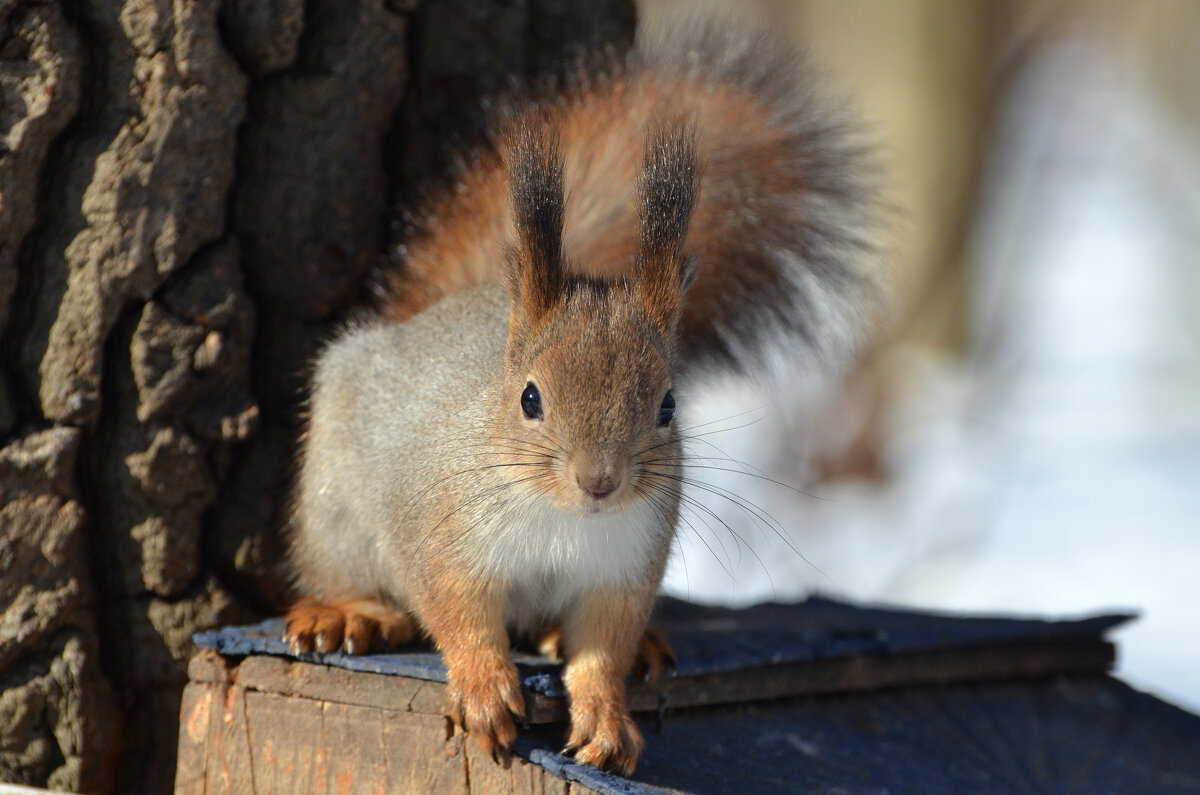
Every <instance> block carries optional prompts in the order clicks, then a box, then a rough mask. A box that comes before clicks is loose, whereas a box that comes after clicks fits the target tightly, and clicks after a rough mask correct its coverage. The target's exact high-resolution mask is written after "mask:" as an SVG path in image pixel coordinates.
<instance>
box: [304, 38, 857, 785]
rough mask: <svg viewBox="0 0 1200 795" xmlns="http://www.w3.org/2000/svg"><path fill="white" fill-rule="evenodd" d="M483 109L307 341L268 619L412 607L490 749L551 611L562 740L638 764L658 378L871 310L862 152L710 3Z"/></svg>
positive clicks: (740, 357) (657, 482) (375, 644)
mask: <svg viewBox="0 0 1200 795" xmlns="http://www.w3.org/2000/svg"><path fill="white" fill-rule="evenodd" d="M495 130H496V134H495V136H494V141H493V143H491V144H489V145H488V146H487V147H485V148H484V149H483V151H480V152H477V153H475V155H474V156H473V158H472V159H471V160H469V161H468V165H469V167H468V168H466V170H465V171H464V173H463V174H462V175H461V177H460V179H459V180H458V183H457V185H456V186H455V189H454V190H452V191H450V192H447V193H446V194H445V195H443V196H440V197H438V198H436V199H435V200H434V201H432V202H431V203H430V204H429V205H428V206H427V207H426V208H425V209H424V211H423V213H422V214H421V216H420V220H419V223H418V224H417V231H416V233H415V234H414V235H413V236H412V238H411V239H410V240H409V242H407V243H406V244H405V246H404V248H403V250H402V267H401V268H400V269H399V270H396V271H394V272H392V273H391V274H389V275H388V277H387V281H386V293H385V298H384V300H383V302H382V305H381V306H380V307H379V308H378V310H377V311H376V312H374V313H373V314H372V315H371V316H369V317H368V319H366V320H359V321H357V322H354V323H352V324H350V325H349V327H348V328H346V329H345V330H344V331H343V332H342V333H341V334H340V335H339V336H337V337H336V339H335V340H334V341H333V342H332V343H331V344H329V345H328V347H326V348H325V349H324V350H323V352H322V353H321V354H320V355H319V358H318V361H317V364H316V367H315V373H314V377H313V385H312V391H311V396H310V402H309V418H308V427H307V432H306V434H305V435H304V437H303V440H302V451H301V463H300V472H299V477H298V484H297V490H296V495H295V508H294V515H293V521H292V535H291V542H290V551H291V554H290V562H291V566H292V570H293V573H294V579H295V582H296V585H297V589H298V592H299V593H300V594H302V598H301V599H300V600H299V601H298V602H296V604H295V605H294V606H293V608H292V609H291V611H290V612H289V614H288V616H287V619H286V629H285V634H284V640H285V641H286V642H288V643H289V644H290V645H291V648H292V649H293V650H295V651H297V652H307V651H312V650H314V649H316V650H318V651H332V650H337V649H343V650H345V651H346V652H349V653H365V652H368V651H370V650H372V649H381V648H390V647H394V646H397V645H401V644H404V643H408V642H410V641H412V640H413V639H415V638H416V637H417V636H418V635H419V634H423V635H426V636H428V637H429V638H430V639H431V640H432V641H433V643H434V644H435V645H436V647H437V649H438V650H439V651H440V652H441V654H442V655H443V659H444V661H445V664H446V669H447V679H448V685H447V693H448V697H449V701H450V704H449V706H450V714H451V717H452V718H453V719H454V720H455V722H456V723H457V724H458V725H459V726H461V727H462V728H463V729H465V731H466V732H467V734H468V735H470V736H472V737H473V738H474V739H475V740H476V741H477V742H478V743H479V744H480V745H481V747H482V748H483V749H484V750H485V751H487V752H490V753H492V754H493V756H495V755H496V754H497V753H503V752H507V750H508V749H509V747H510V746H511V744H512V743H513V741H514V739H515V737H516V729H515V725H514V721H513V717H514V716H517V717H520V716H521V715H522V713H523V709H524V701H523V698H522V695H521V690H520V687H519V683H518V678H517V672H516V669H515V667H514V665H513V663H512V660H511V658H510V655H509V648H510V637H515V636H535V637H536V636H537V635H538V633H549V634H548V635H546V637H550V638H554V639H555V640H554V641H553V642H554V644H555V647H556V648H559V647H560V648H561V652H562V655H563V657H564V658H565V661H566V663H565V668H564V674H563V679H564V682H565V684H566V688H567V691H568V701H569V713H570V729H569V736H568V740H567V749H568V750H569V751H573V752H574V755H575V758H576V759H577V760H579V761H582V762H587V763H591V764H594V765H597V766H600V767H608V768H615V769H618V770H620V771H623V772H625V773H629V772H631V771H632V770H633V768H634V765H635V763H636V761H637V758H638V755H639V753H640V751H641V749H642V746H643V740H642V737H641V735H640V733H639V730H638V728H637V726H636V724H635V723H634V721H633V719H632V718H631V716H630V713H629V709H628V706H627V704H626V697H625V687H626V679H627V677H628V676H629V675H630V674H631V672H632V671H633V670H634V668H635V666H637V665H641V666H643V667H645V668H646V669H648V670H649V671H651V672H657V671H658V670H660V669H661V668H663V667H665V666H666V665H668V664H670V662H671V659H670V650H669V647H668V646H666V644H665V642H664V641H663V640H662V638H661V636H658V635H656V633H654V631H653V630H650V629H648V621H649V619H650V614H651V610H652V606H653V604H654V600H655V596H656V592H657V590H658V586H659V584H660V582H661V580H662V577H663V573H664V570H665V567H666V564H667V559H668V556H669V554H670V550H671V546H672V541H673V538H674V535H675V526H676V521H677V518H678V516H679V511H680V486H681V473H682V467H683V463H684V454H683V449H682V443H681V433H680V430H679V429H678V428H677V422H676V420H675V411H676V400H675V396H674V389H675V388H676V387H677V386H678V385H679V384H680V383H681V382H682V379H688V378H694V377H698V376H699V375H701V374H703V373H704V372H706V371H707V372H711V371H714V370H715V371H718V372H722V371H747V370H752V369H753V368H755V367H756V366H760V365H763V364H765V363H767V361H768V360H769V359H770V358H771V357H772V356H783V357H791V358H793V359H794V358H796V357H806V358H808V359H810V360H811V359H813V358H820V359H825V360H829V359H836V358H838V357H842V356H845V355H846V354H847V353H848V352H849V351H851V350H852V349H853V348H854V347H855V345H856V344H857V343H858V342H859V341H860V340H861V338H862V336H863V335H864V331H865V328H866V323H865V322H864V318H865V317H866V316H867V315H868V312H869V308H870V306H871V304H872V303H873V302H874V297H873V296H874V295H875V294H876V292H877V291H876V288H875V278H874V275H873V273H872V268H871V267H870V262H871V260H872V259H873V258H872V257H871V256H870V255H871V253H872V250H873V247H872V244H871V243H870V241H869V239H868V238H869V235H868V231H867V230H868V229H869V228H870V226H871V220H872V216H873V210H872V207H873V204H874V202H873V199H872V195H873V189H872V186H871V184H870V179H869V174H868V171H869V170H868V169H867V168H866V167H865V166H866V164H867V163H868V162H869V158H868V157H867V156H866V154H865V151H864V149H863V148H862V147H860V146H858V145H857V144H855V143H854V141H853V140H852V138H853V136H852V135H851V133H852V131H853V128H852V125H848V124H846V123H845V122H844V121H843V120H841V119H840V117H839V116H838V114H836V113H834V112H832V111H831V109H830V107H829V105H828V103H827V102H826V100H825V99H824V98H823V97H822V95H821V94H820V92H819V91H817V90H815V88H814V86H813V81H812V80H811V77H810V76H809V75H808V74H807V71H806V70H805V68H804V67H803V65H802V63H801V62H800V60H799V59H798V57H797V56H796V54H795V53H794V52H792V51H790V50H789V49H788V48H787V47H785V46H783V45H781V44H779V43H778V42H776V41H775V40H774V39H772V38H771V37H770V36H769V35H766V34H763V33H761V32H755V31H747V30H744V29H742V28H740V27H738V26H734V25H728V24H724V23H722V22H712V21H710V22H708V23H704V22H696V23H691V24H687V25H675V26H671V27H669V28H668V27H664V28H663V29H661V30H657V31H648V30H640V31H639V33H638V38H637V41H636V43H635V45H634V47H633V49H632V50H631V52H630V53H628V54H627V55H625V56H622V57H620V58H618V57H615V56H613V57H610V58H609V60H608V62H607V63H605V64H604V65H603V66H602V67H599V68H597V67H595V66H593V67H589V68H588V69H586V70H583V71H582V72H581V73H580V74H578V75H577V76H576V77H575V79H574V80H571V81H568V84H567V85H566V86H565V87H564V88H561V89H560V90H559V91H558V92H557V93H555V94H554V95H552V96H542V97H539V98H538V99H537V100H536V101H533V102H530V103H526V104H524V105H521V104H517V105H513V106H511V107H506V108H505V109H504V110H503V112H502V113H500V114H499V116H498V120H497V121H496V126H495ZM772 340H774V342H772Z"/></svg>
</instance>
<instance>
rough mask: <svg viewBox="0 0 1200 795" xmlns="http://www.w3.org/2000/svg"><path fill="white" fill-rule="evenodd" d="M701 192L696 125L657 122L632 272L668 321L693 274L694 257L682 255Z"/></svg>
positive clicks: (642, 185) (650, 304)
mask: <svg viewBox="0 0 1200 795" xmlns="http://www.w3.org/2000/svg"><path fill="white" fill-rule="evenodd" d="M699 194H700V164H699V162H698V159H697V155H696V129H695V126H694V125H693V124H691V123H689V122H685V121H681V120H670V121H667V122H662V123H659V124H658V125H657V126H656V127H655V128H654V129H653V130H652V131H651V133H650V136H649V138H648V139H647V140H646V154H645V160H644V162H643V165H642V174H641V177H640V179H639V180H638V212H639V216H640V219H641V237H640V240H639V244H638V253H637V269H636V276H637V284H638V290H639V293H640V295H641V296H642V297H643V301H644V303H645V304H646V305H647V308H648V309H649V310H650V312H651V313H652V314H654V315H656V316H658V317H659V318H661V319H663V320H666V321H668V322H670V323H671V324H674V322H675V320H676V319H677V318H678V315H679V310H680V306H681V299H682V297H683V293H684V291H685V290H686V289H687V288H688V287H689V286H690V285H691V282H692V279H693V277H694V275H695V268H694V265H695V261H694V258H693V257H685V256H684V241H685V240H686V239H687V232H688V225H689V224H690V223H691V220H692V211H693V210H695V208H696V200H697V198H698V196H699Z"/></svg>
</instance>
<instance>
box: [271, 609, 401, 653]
mask: <svg viewBox="0 0 1200 795" xmlns="http://www.w3.org/2000/svg"><path fill="white" fill-rule="evenodd" d="M416 636H417V623H416V621H414V620H413V618H412V616H410V615H409V614H408V613H405V612H403V611H399V610H396V609H394V608H392V607H388V606H387V605H385V604H382V603H380V602H377V601H375V600H374V599H350V600H347V601H344V602H332V603H325V602H321V601H319V600H317V599H311V598H304V599H301V600H299V601H298V602H296V604H294V605H292V608H291V610H289V611H288V614H287V619H286V629H285V630H284V633H283V642H284V643H286V644H288V646H289V647H290V648H291V649H292V651H293V652H296V653H297V654H299V653H303V652H309V651H313V650H314V649H315V650H317V651H337V650H338V649H344V650H345V652H346V653H347V654H367V653H369V652H370V651H372V650H373V649H374V650H379V651H387V650H389V649H393V648H395V647H397V646H403V645H404V644H406V643H411V642H412V641H413V639H414V638H416Z"/></svg>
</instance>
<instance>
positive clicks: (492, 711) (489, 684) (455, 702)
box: [447, 655, 525, 758]
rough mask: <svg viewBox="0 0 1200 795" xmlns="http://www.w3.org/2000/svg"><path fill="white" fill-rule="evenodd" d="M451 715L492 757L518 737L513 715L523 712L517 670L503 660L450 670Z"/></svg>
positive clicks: (481, 662)
mask: <svg viewBox="0 0 1200 795" xmlns="http://www.w3.org/2000/svg"><path fill="white" fill-rule="evenodd" d="M447 693H448V695H449V698H450V717H451V719H453V721H454V722H455V723H457V724H458V725H459V726H461V727H462V728H463V729H464V730H465V731H466V732H467V734H469V735H471V736H472V737H474V738H475V741H476V742H477V743H479V747H480V748H482V749H483V750H484V751H485V752H486V753H488V754H491V755H492V757H493V758H495V757H496V755H497V754H498V753H499V752H504V751H507V750H508V749H509V747H510V746H512V744H513V741H514V740H516V739H517V727H516V726H515V725H514V724H513V720H512V716H511V715H510V713H512V715H517V716H518V717H521V716H523V715H524V713H525V699H524V697H523V696H522V695H521V687H520V685H519V684H518V682H517V670H516V668H514V667H513V664H512V662H511V661H510V660H509V659H508V657H507V655H505V657H504V659H494V658H493V659H488V658H486V657H485V658H483V659H478V660H472V661H471V662H470V663H469V664H468V665H467V666H465V670H464V667H463V666H460V667H459V668H458V669H456V670H451V671H450V684H449V687H448V688H447Z"/></svg>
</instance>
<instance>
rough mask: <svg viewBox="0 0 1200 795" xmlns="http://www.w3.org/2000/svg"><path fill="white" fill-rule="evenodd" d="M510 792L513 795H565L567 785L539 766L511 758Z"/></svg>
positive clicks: (518, 758) (517, 758) (525, 760)
mask: <svg viewBox="0 0 1200 795" xmlns="http://www.w3.org/2000/svg"><path fill="white" fill-rule="evenodd" d="M511 774H512V791H513V794H514V795H567V793H568V790H569V788H570V787H569V783H568V782H566V781H563V780H562V779H561V778H559V777H558V776H555V775H554V774H552V773H551V772H550V771H549V770H546V769H545V768H544V767H541V766H540V765H535V764H534V763H533V762H530V761H528V760H527V759H521V758H520V757H513V765H512V770H511Z"/></svg>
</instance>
